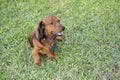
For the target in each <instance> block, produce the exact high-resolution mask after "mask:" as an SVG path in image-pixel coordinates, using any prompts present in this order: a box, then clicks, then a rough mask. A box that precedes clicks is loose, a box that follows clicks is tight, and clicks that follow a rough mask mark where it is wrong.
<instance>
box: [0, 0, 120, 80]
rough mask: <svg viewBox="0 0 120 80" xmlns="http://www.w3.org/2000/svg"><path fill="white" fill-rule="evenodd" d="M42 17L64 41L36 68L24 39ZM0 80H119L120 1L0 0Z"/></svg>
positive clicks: (43, 57)
mask: <svg viewBox="0 0 120 80" xmlns="http://www.w3.org/2000/svg"><path fill="white" fill-rule="evenodd" d="M46 15H54V16H56V17H58V18H59V19H60V20H61V23H62V24H63V25H64V26H65V27H66V30H65V32H64V36H65V41H64V42H59V43H58V44H57V47H56V53H55V54H56V55H57V56H58V60H57V61H51V60H50V59H49V58H48V57H45V56H42V57H41V66H39V67H35V66H34V65H33V59H32V56H31V48H30V46H29V44H28V43H27V37H28V34H29V32H30V31H31V30H32V29H33V27H34V26H35V24H36V23H37V22H38V21H39V20H40V19H42V18H43V17H44V16H46ZM0 80H120V1H119V0H26V1H24V2H22V0H0Z"/></svg>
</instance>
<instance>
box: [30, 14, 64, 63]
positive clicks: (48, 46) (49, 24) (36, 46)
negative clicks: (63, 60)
mask: <svg viewBox="0 0 120 80" xmlns="http://www.w3.org/2000/svg"><path fill="white" fill-rule="evenodd" d="M64 29H65V27H63V26H62V25H61V24H60V20H58V19H57V18H56V17H54V16H47V17H45V18H43V20H42V21H40V22H39V24H38V25H37V26H36V27H35V28H34V29H33V31H32V32H31V33H30V35H29V37H28V41H29V43H30V45H31V47H32V48H33V49H32V56H33V59H34V64H35V65H39V53H40V54H42V55H44V54H45V55H47V56H48V57H49V58H50V59H51V60H53V59H57V57H56V56H55V55H54V50H55V44H56V42H57V40H64V38H63V36H62V31H64Z"/></svg>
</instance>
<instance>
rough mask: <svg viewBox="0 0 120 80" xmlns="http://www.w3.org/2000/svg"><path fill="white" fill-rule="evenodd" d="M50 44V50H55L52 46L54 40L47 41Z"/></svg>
mask: <svg viewBox="0 0 120 80" xmlns="http://www.w3.org/2000/svg"><path fill="white" fill-rule="evenodd" d="M49 42H50V50H52V51H54V50H55V46H54V39H53V38H52V39H49Z"/></svg>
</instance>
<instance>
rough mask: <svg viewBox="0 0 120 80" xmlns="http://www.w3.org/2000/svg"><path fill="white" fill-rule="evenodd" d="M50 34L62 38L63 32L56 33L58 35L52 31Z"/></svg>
mask: <svg viewBox="0 0 120 80" xmlns="http://www.w3.org/2000/svg"><path fill="white" fill-rule="evenodd" d="M51 34H53V35H56V36H62V35H63V31H61V32H58V33H56V32H54V31H52V32H51Z"/></svg>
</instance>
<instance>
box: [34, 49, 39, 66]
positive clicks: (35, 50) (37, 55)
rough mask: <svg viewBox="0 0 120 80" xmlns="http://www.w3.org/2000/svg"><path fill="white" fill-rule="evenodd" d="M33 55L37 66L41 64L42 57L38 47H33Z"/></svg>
mask: <svg viewBox="0 0 120 80" xmlns="http://www.w3.org/2000/svg"><path fill="white" fill-rule="evenodd" d="M32 57H33V60H34V64H35V65H36V66H38V65H39V59H40V57H39V54H38V50H37V49H33V50H32Z"/></svg>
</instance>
